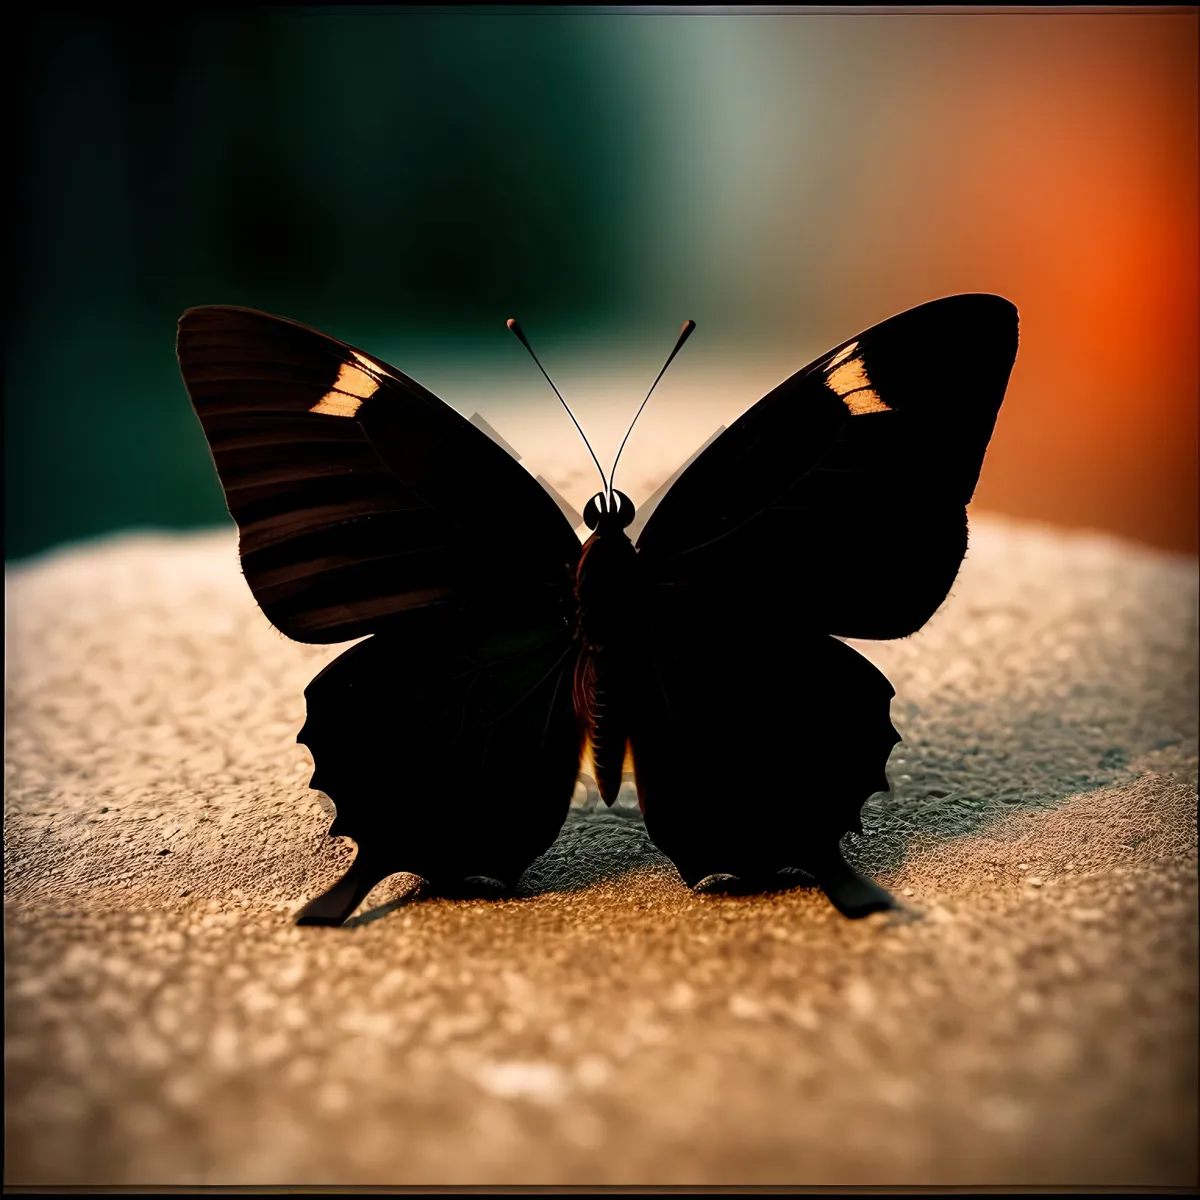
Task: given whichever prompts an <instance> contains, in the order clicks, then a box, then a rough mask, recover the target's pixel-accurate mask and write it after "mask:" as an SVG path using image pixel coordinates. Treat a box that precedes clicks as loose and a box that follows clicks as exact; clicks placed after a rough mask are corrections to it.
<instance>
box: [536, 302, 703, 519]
mask: <svg viewBox="0 0 1200 1200" xmlns="http://www.w3.org/2000/svg"><path fill="white" fill-rule="evenodd" d="M695 328H696V322H695V321H684V323H683V328H682V329H680V331H679V339H678V341H676V343H675V349H674V350H672V351H671V353H670V354H668V355H667V361H666V362H665V363H663V366H662V370H661V371H659V373H658V374H657V375H656V376H655V377H654V382H653V383H652V384H651V385H650V391H648V392H647V393H646V399H645V400H643V401H642V404H641V408H639V409H638V410H637V412H635V413H634V414H633V420H632V421H630V422H629V428H628V429H627V430H625V436H624V437H623V438H622V439H621V445H620V447H619V449H618V450H617V457H616V458H614V459H613V465H612V470H611V471H610V472H609V474H608V495H609V499H610V500H611V499H612V490H613V481H614V480H615V479H616V477H617V463H619V462H620V461H621V451H622V450H624V449H625V443H626V442H627V441H629V435H630V434H631V433H632V432H633V427H634V426H635V425H636V424H637V419H638V417H640V416H641V415H642V409H643V408H645V407H646V401H647V400H649V399H650V396H651V395H652V393H653V392H654V389H655V388H656V387H658V381H659V380H660V379H661V378H662V377H663V376H664V375H665V374H666V373H667V368H668V367H669V366H670V365H671V360H672V359H673V358H674V357H675V355H677V354H678V353H679V351H680V350H682V349H683V343H684V342H686V341H687V340H688V338H689V337H691V336H692V330H693V329H695ZM530 353H531V354H532V353H533V351H532V350H531V351H530ZM593 457H595V456H594V455H593ZM597 465H599V464H597Z"/></svg>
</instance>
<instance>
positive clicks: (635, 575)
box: [574, 524, 644, 804]
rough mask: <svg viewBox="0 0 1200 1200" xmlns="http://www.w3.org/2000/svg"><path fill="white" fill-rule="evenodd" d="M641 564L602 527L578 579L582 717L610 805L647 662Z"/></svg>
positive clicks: (620, 534) (618, 535) (578, 703)
mask: <svg viewBox="0 0 1200 1200" xmlns="http://www.w3.org/2000/svg"><path fill="white" fill-rule="evenodd" d="M640 567H641V564H640V563H639V561H638V556H637V552H636V551H635V550H634V548H633V543H632V542H630V540H629V538H628V537H627V536H626V534H625V532H624V530H623V529H620V528H611V527H610V528H605V526H604V524H602V525H601V526H600V527H599V528H598V529H597V531H596V532H595V533H594V534H592V536H591V537H590V538H588V540H587V542H585V543H584V546H583V552H582V554H581V555H580V559H579V567H578V569H577V571H576V574H575V597H576V600H577V602H578V610H577V611H578V634H579V639H580V642H581V643H582V648H581V653H580V656H579V663H578V666H577V667H576V670H575V688H574V691H575V711H576V713H577V714H578V715H579V717H580V718H581V720H582V721H583V722H584V724H585V727H586V729H587V734H588V738H589V740H590V742H591V747H592V761H593V764H594V766H595V770H596V786H597V787H598V788H599V791H600V795H601V797H602V798H603V799H604V801H605V803H606V804H612V802H613V801H614V800H615V799H616V798H617V792H618V791H619V789H620V787H621V773H622V769H623V767H624V763H625V747H626V744H627V742H628V740H629V733H630V721H631V717H632V710H633V702H634V700H635V696H636V687H635V679H634V672H635V664H636V663H637V662H638V661H640V655H639V654H638V646H639V643H640V641H641V636H642V629H641V619H642V615H643V612H644V605H643V604H642V600H641V592H642V587H641V574H640Z"/></svg>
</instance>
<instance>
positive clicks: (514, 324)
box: [508, 317, 678, 492]
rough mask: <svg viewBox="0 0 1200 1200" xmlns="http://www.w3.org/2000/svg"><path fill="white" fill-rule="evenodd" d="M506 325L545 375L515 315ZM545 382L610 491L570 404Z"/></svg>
mask: <svg viewBox="0 0 1200 1200" xmlns="http://www.w3.org/2000/svg"><path fill="white" fill-rule="evenodd" d="M508 327H509V329H511V330H512V331H513V333H514V334H515V335H516V338H517V341H519V342H520V343H521V345H522V346H524V347H525V349H526V350H528V351H529V357H530V358H532V359H533V361H534V362H535V363H537V369H538V370H539V371H541V373H542V374H543V375H546V368H545V367H543V366H542V364H541V363H540V362H538V356H537V355H536V354H534V352H533V347H532V346H531V345H530V344H529V339H528V338H526V336H525V333H524V330H522V328H521V327H520V325H518V324H517V321H516V318H515V317H509V318H508ZM676 349H678V347H676ZM667 361H668V362H670V361H671V360H670V359H667ZM663 370H664V371H665V370H666V368H665V367H664V368H663ZM546 382H547V383H548V384H549V385H550V386H551V388H553V389H554V394H555V395H556V396H557V397H558V402H559V404H561V405H562V406H563V408H565V409H566V410H567V416H568V417H570V418H571V420H572V422H574V425H575V428H576V429H578V430H579V436H580V437H581V438H583V444H584V445H585V446H586V447H587V449H588V453H589V454H590V455H591V456H592V462H594V463H595V464H596V470H597V471H599V472H600V482H601V484H602V485H603V486H604V490H605V492H610V491H611V489H610V488H609V486H608V480H607V479H605V478H604V468H603V467H602V466H601V465H600V460H599V459H598V458H597V457H596V452H595V450H593V449H592V443H591V442H589V441H588V440H587V434H586V433H584V432H583V427H582V426H581V425H580V424H579V422H578V421H576V420H575V414H574V413H573V412H572V411H571V406H570V405H569V404H568V403H567V402H566V401H565V400H564V399H563V398H562V393H561V392H560V391H559V390H558V388H556V387H554V380H553V379H551V378H550V376H549V375H546ZM655 382H656V383H657V382H658V381H657V380H655ZM651 390H653V389H651Z"/></svg>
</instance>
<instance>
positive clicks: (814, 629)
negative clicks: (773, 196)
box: [632, 295, 1017, 911]
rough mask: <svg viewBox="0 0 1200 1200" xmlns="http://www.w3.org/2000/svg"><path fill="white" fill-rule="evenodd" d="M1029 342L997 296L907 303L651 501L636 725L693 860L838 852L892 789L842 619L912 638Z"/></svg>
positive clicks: (860, 631) (667, 820) (670, 845)
mask: <svg viewBox="0 0 1200 1200" xmlns="http://www.w3.org/2000/svg"><path fill="white" fill-rule="evenodd" d="M1016 340H1017V319H1016V310H1015V309H1014V308H1013V306H1012V305H1011V304H1009V303H1008V301H1006V300H1003V299H1002V298H1000V297H998V296H988V295H964V296H951V297H948V298H946V299H942V300H937V301H934V302H932V303H930V304H925V305H922V306H921V307H919V308H915V309H912V310H910V311H908V312H905V313H902V314H900V315H899V316H896V317H893V318H891V319H890V320H888V321H885V322H883V323H882V324H880V325H877V326H875V327H874V328H872V329H869V330H868V331H867V332H865V333H863V334H861V335H859V336H858V337H857V338H853V339H851V340H850V341H848V342H846V343H844V344H843V345H841V346H839V347H838V348H837V349H835V350H833V351H830V352H829V353H828V354H826V355H823V356H822V357H821V358H819V359H818V360H816V361H815V362H814V363H812V364H810V365H809V366H808V367H805V368H804V369H803V370H802V371H800V372H798V373H797V374H796V375H793V376H792V377H791V378H790V379H788V380H787V381H786V382H784V383H783V384H781V385H780V386H779V387H778V388H776V389H775V390H774V391H773V392H771V393H770V394H769V395H768V396H766V397H765V398H764V399H763V400H761V401H760V402H759V403H758V404H757V405H755V406H754V407H753V408H751V409H750V410H749V411H748V412H747V413H746V414H745V415H744V416H742V417H741V418H740V419H739V420H738V421H737V422H735V423H734V424H733V425H732V426H731V427H730V428H729V429H728V430H727V431H726V432H725V433H724V434H722V435H721V436H720V437H719V438H717V440H716V441H715V442H713V443H712V445H710V446H709V447H708V448H707V449H706V450H705V451H704V453H702V454H701V455H700V456H699V457H698V458H697V459H696V461H695V462H694V463H693V464H692V465H691V466H690V467H689V468H688V469H687V471H685V472H684V474H683V475H682V476H681V477H680V479H679V481H678V482H677V483H676V484H675V486H674V487H673V488H672V489H671V491H670V492H669V493H668V494H667V496H666V497H665V498H664V499H663V500H662V502H661V503H660V504H659V506H658V507H657V508H656V509H655V511H654V513H653V514H652V516H651V517H650V519H649V521H648V522H647V524H646V527H645V529H644V530H643V532H642V535H641V537H640V538H639V540H638V552H639V558H640V560H641V561H642V564H643V568H644V574H645V577H646V579H647V582H648V604H649V617H650V623H651V627H652V652H651V656H650V662H649V664H648V667H647V670H648V677H647V679H646V681H645V682H646V686H645V689H644V695H645V696H646V698H647V699H646V704H645V709H644V711H643V713H642V717H641V724H640V727H639V730H638V732H637V733H635V735H634V736H633V738H632V743H633V752H634V759H635V763H636V770H637V775H638V780H639V789H640V793H641V798H642V803H643V807H644V809H645V813H646V823H647V828H648V830H649V832H650V835H651V837H652V838H653V839H654V840H655V842H656V843H657V844H658V845H659V846H660V848H662V849H663V850H664V851H665V852H666V853H667V854H669V855H670V856H671V857H672V858H673V859H674V860H675V861H676V863H677V865H679V866H680V869H681V871H682V872H683V874H684V876H685V878H689V879H691V881H692V882H694V881H695V878H698V877H700V875H703V874H705V873H709V872H714V871H721V872H728V873H731V874H741V873H749V874H752V875H753V874H755V873H761V872H763V871H769V870H773V869H775V867H776V866H781V865H793V866H804V865H805V864H806V862H812V861H814V859H813V855H817V857H818V858H819V857H820V856H822V855H824V856H825V857H826V859H828V856H829V853H830V843H831V840H832V844H833V846H836V839H837V838H839V837H840V836H841V835H842V834H843V833H845V832H846V831H847V830H849V829H853V828H855V827H856V826H857V823H858V813H859V810H860V809H861V805H862V803H863V802H864V801H865V800H866V798H867V797H868V796H869V795H870V794H871V793H872V792H874V791H878V790H882V789H884V788H886V780H885V777H884V774H883V771H884V766H885V764H886V761H887V757H888V754H889V752H890V751H891V748H892V746H893V745H894V744H895V742H896V741H897V740H898V736H897V734H896V732H895V730H894V729H893V727H892V725H891V722H890V720H889V719H888V702H889V700H890V697H891V695H892V689H891V687H890V685H889V684H888V683H887V681H886V679H884V678H883V676H882V675H880V674H879V672H878V671H876V670H875V668H874V667H872V666H871V665H870V664H869V663H868V662H867V661H866V660H865V659H864V658H862V657H861V656H860V655H858V654H857V653H856V652H855V651H853V650H852V649H851V648H850V647H848V646H846V645H844V644H842V643H839V642H836V641H834V640H833V639H832V638H830V637H828V636H825V635H827V634H836V635H841V636H848V637H862V638H894V637H901V636H905V635H907V634H909V633H912V632H914V631H915V630H916V629H919V628H920V627H921V625H923V624H924V623H925V621H927V620H928V619H929V617H930V616H931V615H932V614H933V612H934V611H935V610H936V609H937V607H938V605H939V604H941V602H942V601H943V600H944V599H945V597H946V595H947V593H948V592H949V589H950V586H951V584H952V583H953V580H954V577H955V575H956V573H957V571H958V567H959V565H960V563H961V562H962V559H963V555H964V553H965V550H966V535H967V524H966V504H967V502H968V501H969V500H970V498H971V494H972V492H973V491H974V488H975V484H976V482H977V480H978V477H979V471H980V467H981V465H982V462H983V455H984V451H985V449H986V447H987V443H988V440H989V438H990V436H991V432H992V428H993V426H994V424H995V420H996V415H997V412H998V410H999V407H1000V403H1001V401H1002V399H1003V396H1004V392H1005V388H1006V386H1007V381H1008V376H1009V373H1010V371H1011V369H1012V365H1013V360H1014V356H1015V353H1016ZM697 764H699V766H698V765H697ZM734 806H739V807H738V816H737V819H736V823H735V825H733V826H732V827H731V824H730V819H729V818H730V815H731V812H732V809H733V807H734ZM776 860H779V861H778V862H777V861H776ZM839 861H840V859H839ZM721 863H725V864H727V865H719V864H721ZM730 863H732V865H728V864H730ZM826 865H827V866H828V862H827V864H826ZM838 869H840V868H838ZM829 870H830V871H834V873H835V874H836V870H835V868H834V867H829ZM697 872H699V873H700V875H697ZM843 882H844V880H843ZM847 887H849V893H854V887H850V886H849V885H847ZM831 888H832V889H833V890H831ZM827 890H831V896H834V899H835V903H837V902H838V901H839V897H838V896H837V895H834V892H835V891H836V890H837V889H836V888H834V887H833V884H832V883H831V884H830V885H828V886H827ZM847 895H848V893H847V891H846V889H845V888H843V889H842V891H841V893H840V898H841V899H842V900H843V901H845V904H844V905H842V904H840V905H839V906H841V907H844V910H845V911H850V910H853V909H854V908H855V903H853V902H852V900H853V896H851V897H850V898H849V899H848V898H847ZM860 898H861V897H860ZM867 900H868V901H869V900H870V897H869V896H868V897H867ZM875 906H876V907H877V906H878V905H875ZM866 907H867V908H869V907H871V904H870V903H867V904H866Z"/></svg>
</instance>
